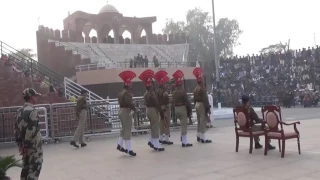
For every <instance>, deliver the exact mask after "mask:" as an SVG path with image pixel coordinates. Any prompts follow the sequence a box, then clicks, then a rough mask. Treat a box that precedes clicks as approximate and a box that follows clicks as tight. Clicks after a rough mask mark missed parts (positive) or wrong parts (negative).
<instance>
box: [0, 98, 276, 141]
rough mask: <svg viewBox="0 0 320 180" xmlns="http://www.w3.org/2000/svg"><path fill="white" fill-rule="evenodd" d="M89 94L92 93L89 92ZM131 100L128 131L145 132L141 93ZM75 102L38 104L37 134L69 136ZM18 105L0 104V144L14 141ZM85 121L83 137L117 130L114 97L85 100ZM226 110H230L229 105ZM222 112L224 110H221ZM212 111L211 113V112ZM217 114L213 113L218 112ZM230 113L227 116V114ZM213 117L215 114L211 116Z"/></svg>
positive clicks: (176, 123) (173, 124) (73, 125)
mask: <svg viewBox="0 0 320 180" xmlns="http://www.w3.org/2000/svg"><path fill="white" fill-rule="evenodd" d="M91 96H94V95H92V94H91ZM188 97H189V101H190V102H191V105H192V112H193V113H192V118H191V120H192V123H193V124H196V123H197V115H196V113H195V105H194V103H193V96H192V94H191V93H190V94H188ZM133 102H134V104H135V107H136V112H135V113H134V114H132V116H131V118H132V121H133V126H132V133H142V132H143V133H145V132H147V131H149V127H150V124H149V120H148V119H147V117H146V106H145V102H144V99H143V97H134V98H133ZM277 103H279V102H277V101H275V102H271V101H270V102H268V103H267V104H264V105H271V104H277ZM75 106H76V103H73V102H68V103H55V104H41V105H36V106H35V107H36V108H38V109H39V111H40V116H39V118H40V119H39V120H40V122H41V123H40V125H41V128H40V129H41V134H42V137H43V139H44V140H45V141H50V140H58V139H62V138H66V137H70V136H72V135H73V134H74V132H75V130H76V128H77V126H78V119H77V117H76V112H75ZM19 108H20V106H15V107H4V108H0V144H1V143H8V142H15V137H14V132H13V130H14V123H15V117H16V113H17V110H18V109H19ZM169 109H170V118H169V125H170V127H178V126H180V123H179V121H178V120H177V118H176V117H175V112H174V108H173V107H169ZM87 111H88V112H87V113H88V114H87V121H86V127H85V134H86V136H87V137H90V136H100V135H106V134H114V133H119V130H120V128H121V123H120V119H119V116H118V111H119V105H118V101H117V100H116V99H103V100H92V101H89V102H88V109H87ZM227 111H230V113H229V114H232V109H231V108H230V109H229V110H228V109H227ZM224 113H225V112H224ZM214 114H215V113H213V115H214ZM218 115H219V114H217V116H218ZM230 117H231V116H230ZM213 118H216V117H215V116H214V117H213Z"/></svg>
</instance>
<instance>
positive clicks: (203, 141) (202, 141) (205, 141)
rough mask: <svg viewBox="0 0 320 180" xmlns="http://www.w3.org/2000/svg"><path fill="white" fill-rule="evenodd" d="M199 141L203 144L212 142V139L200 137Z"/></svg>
mask: <svg viewBox="0 0 320 180" xmlns="http://www.w3.org/2000/svg"><path fill="white" fill-rule="evenodd" d="M201 143H203V144H208V143H212V141H211V140H209V139H207V140H203V139H201Z"/></svg>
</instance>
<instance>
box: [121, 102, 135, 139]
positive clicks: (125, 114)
mask: <svg viewBox="0 0 320 180" xmlns="http://www.w3.org/2000/svg"><path fill="white" fill-rule="evenodd" d="M130 112H131V110H130V108H120V109H119V113H118V114H119V119H120V122H121V131H120V137H122V139H123V140H130V139H131V129H132V117H131V116H130Z"/></svg>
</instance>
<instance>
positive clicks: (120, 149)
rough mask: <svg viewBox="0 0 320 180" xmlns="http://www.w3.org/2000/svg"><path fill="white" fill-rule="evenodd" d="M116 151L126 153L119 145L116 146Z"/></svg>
mask: <svg viewBox="0 0 320 180" xmlns="http://www.w3.org/2000/svg"><path fill="white" fill-rule="evenodd" d="M117 150H118V151H120V152H124V153H126V152H127V150H126V149H125V148H123V147H121V146H120V145H119V144H118V146H117Z"/></svg>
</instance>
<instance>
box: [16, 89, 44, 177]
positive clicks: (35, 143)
mask: <svg viewBox="0 0 320 180" xmlns="http://www.w3.org/2000/svg"><path fill="white" fill-rule="evenodd" d="M22 94H23V98H24V100H25V104H24V105H23V107H22V108H20V109H19V110H18V112H17V119H16V123H15V129H14V133H15V138H16V142H17V145H18V147H19V152H20V154H21V155H22V162H23V166H22V170H21V175H20V179H21V180H27V179H28V180H37V179H38V178H39V176H40V171H41V168H42V163H43V150H42V140H41V133H40V126H39V114H38V111H37V110H36V109H35V108H34V107H33V105H34V104H35V103H36V101H37V96H40V94H38V93H37V92H36V91H35V90H34V89H31V88H27V89H25V90H24V91H23V93H22Z"/></svg>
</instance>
